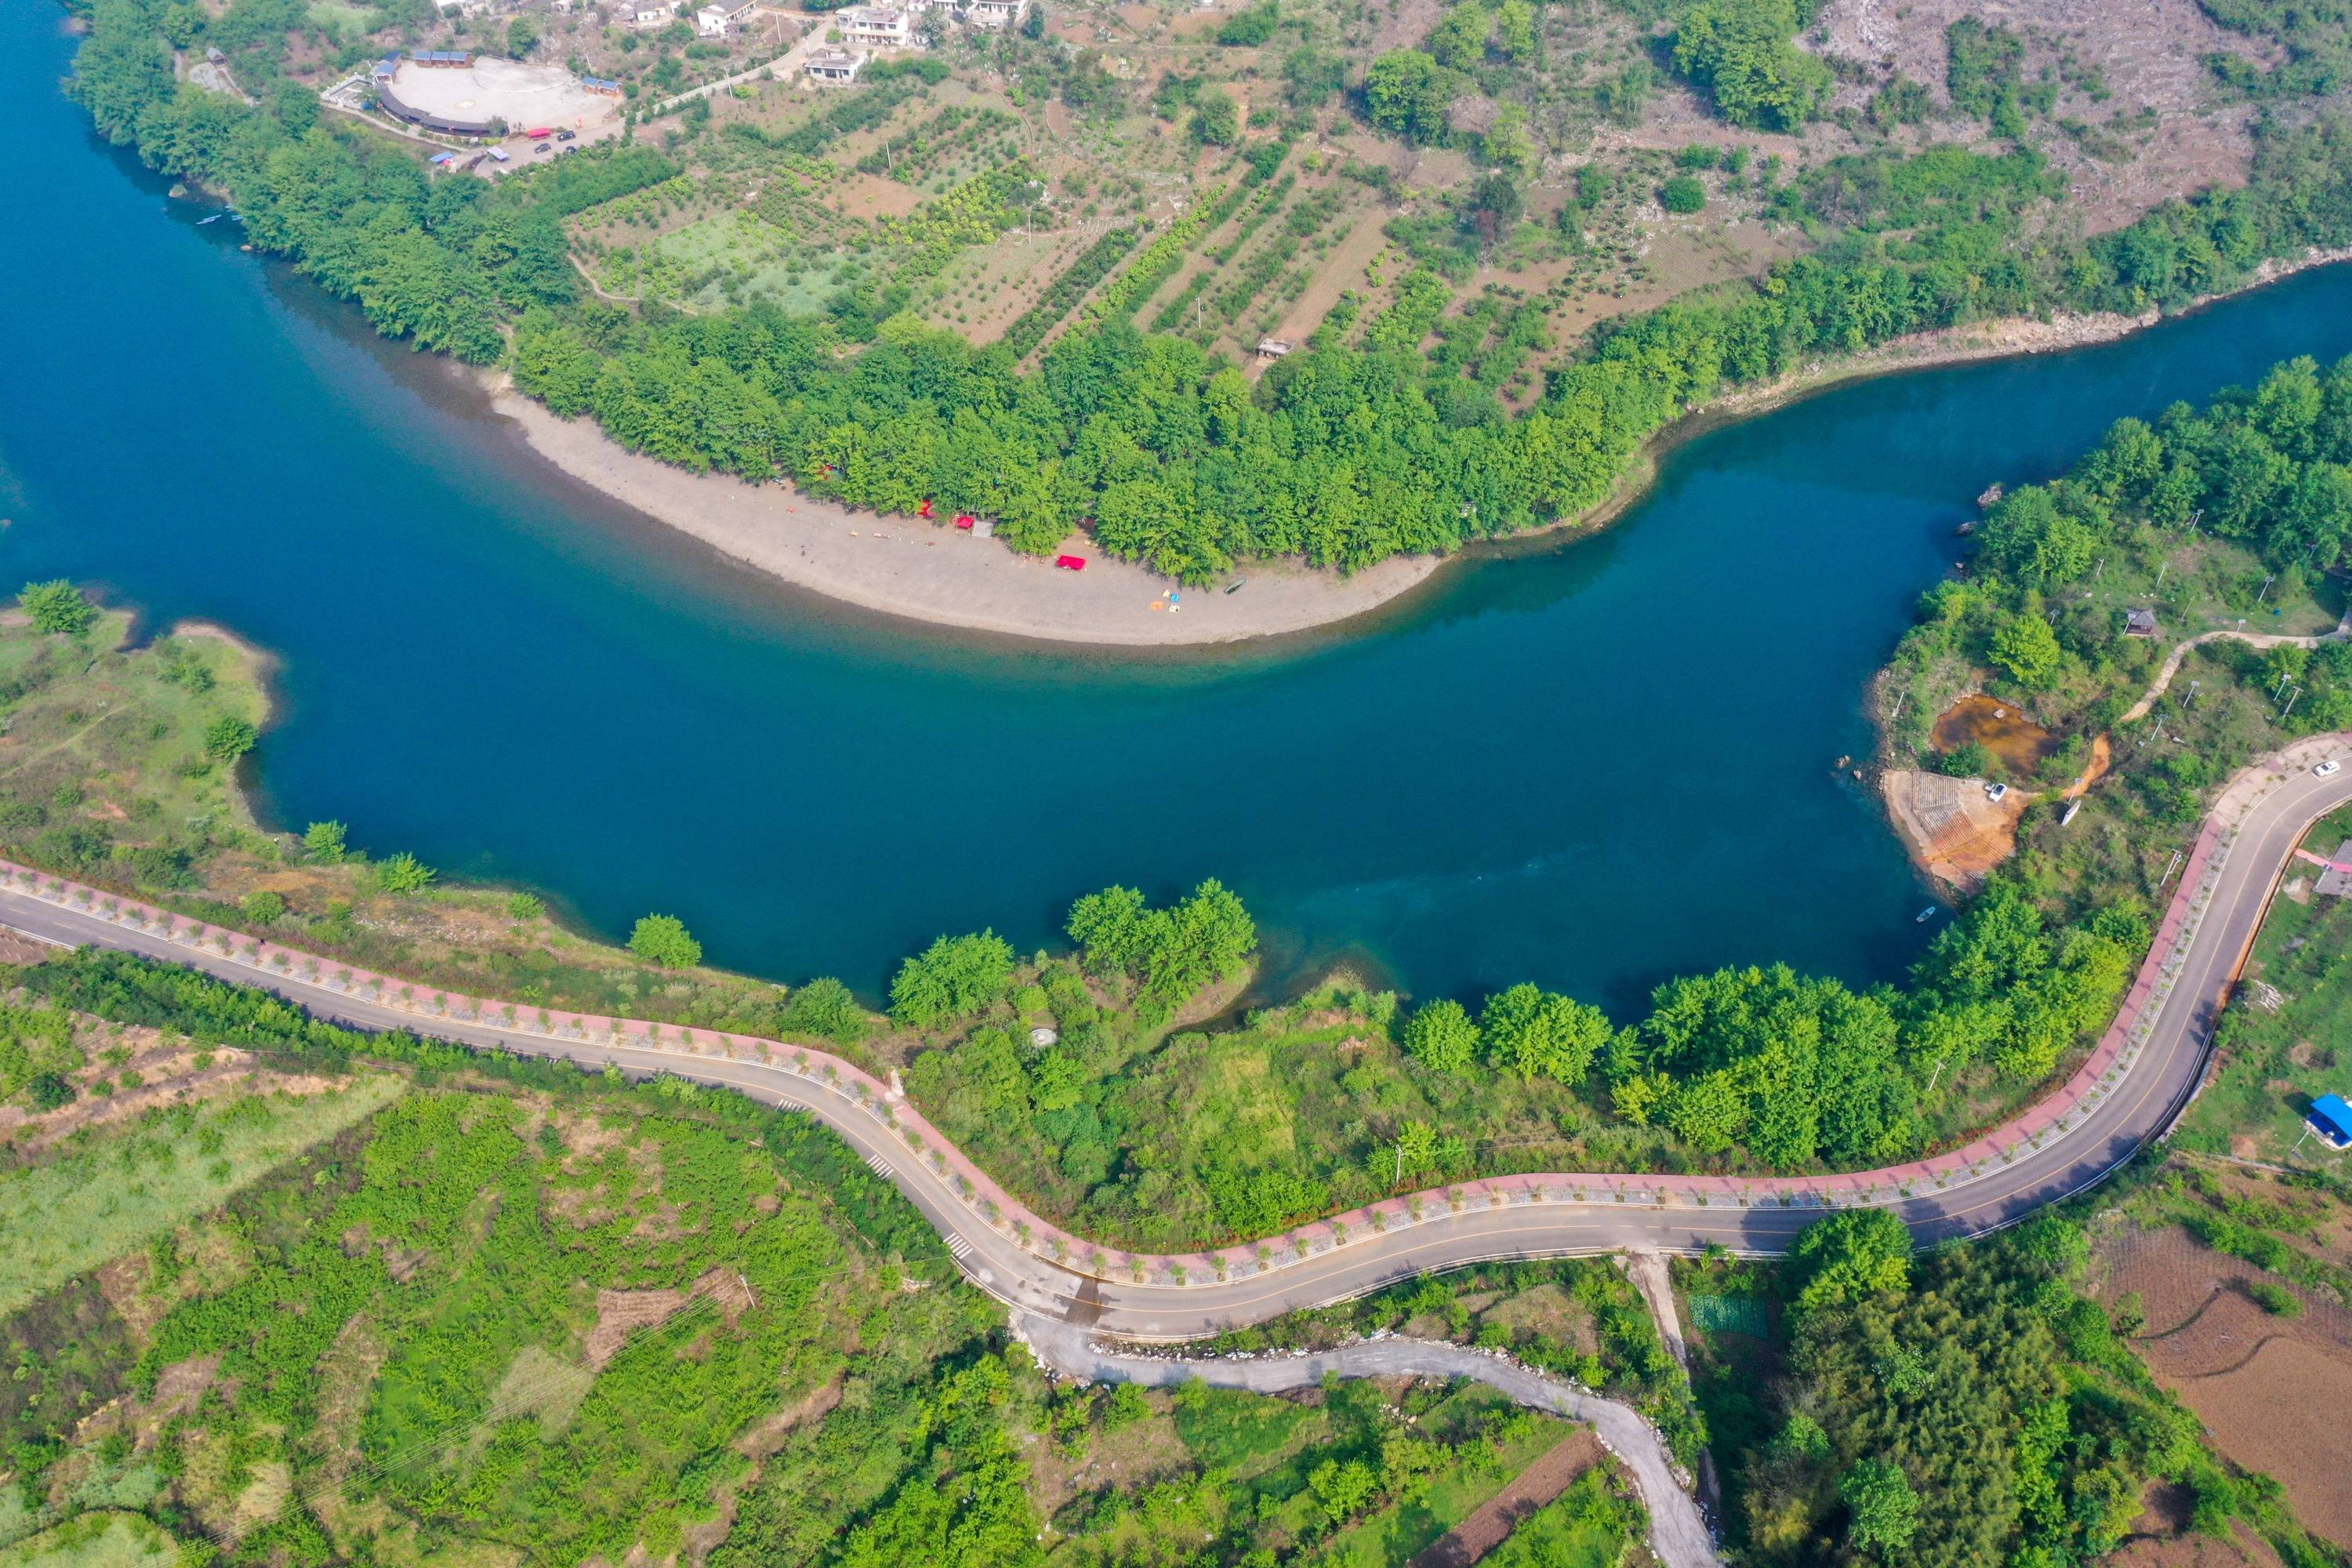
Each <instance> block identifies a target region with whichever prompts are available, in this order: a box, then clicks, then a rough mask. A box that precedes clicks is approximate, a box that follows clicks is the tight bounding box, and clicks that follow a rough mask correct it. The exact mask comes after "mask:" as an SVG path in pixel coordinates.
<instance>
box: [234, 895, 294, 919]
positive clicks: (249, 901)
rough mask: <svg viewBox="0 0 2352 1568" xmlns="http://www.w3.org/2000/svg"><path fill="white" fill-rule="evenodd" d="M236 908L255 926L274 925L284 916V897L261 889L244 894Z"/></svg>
mask: <svg viewBox="0 0 2352 1568" xmlns="http://www.w3.org/2000/svg"><path fill="white" fill-rule="evenodd" d="M237 907H238V908H239V909H240V910H244V911H245V918H246V919H247V920H249V921H252V922H253V923H254V924H256V925H265V926H266V925H275V924H277V923H278V921H280V920H283V919H284V918H285V916H286V895H285V894H283V893H276V892H272V891H270V890H269V889H267V888H261V889H256V890H255V891H253V892H250V893H247V894H246V896H245V897H244V898H243V899H242V900H239V901H238V904H237Z"/></svg>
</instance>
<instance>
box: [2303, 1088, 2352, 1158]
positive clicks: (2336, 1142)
mask: <svg viewBox="0 0 2352 1568" xmlns="http://www.w3.org/2000/svg"><path fill="white" fill-rule="evenodd" d="M2304 1120H2305V1121H2308V1122H2310V1123H2311V1130H2312V1131H2314V1132H2316V1133H2318V1134H2319V1136H2320V1138H2321V1139H2322V1140H2323V1141H2324V1142H2326V1144H2327V1146H2328V1147H2329V1148H2331V1149H2352V1105H2347V1104H2345V1103H2344V1097H2343V1096H2342V1095H2340V1094H2323V1095H2321V1096H2320V1097H2319V1098H2318V1099H2317V1100H2313V1101H2312V1102H2311V1114H2310V1115H2308V1116H2306V1117H2305V1118H2304Z"/></svg>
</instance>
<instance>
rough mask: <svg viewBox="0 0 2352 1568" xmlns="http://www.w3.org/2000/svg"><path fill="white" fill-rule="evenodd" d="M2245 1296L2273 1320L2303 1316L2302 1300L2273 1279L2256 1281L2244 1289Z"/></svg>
mask: <svg viewBox="0 0 2352 1568" xmlns="http://www.w3.org/2000/svg"><path fill="white" fill-rule="evenodd" d="M2246 1294H2247V1295H2249V1296H2252V1298H2253V1299H2254V1300H2256V1301H2257V1302H2259V1303H2260V1304H2261V1306H2262V1309H2263V1310H2264V1311H2266V1312H2268V1313H2270V1314H2271V1316H2273V1317H2274V1318H2299V1317H2301V1316H2303V1298H2302V1297H2300V1296H2298V1295H2296V1294H2295V1293H2294V1291H2292V1290H2290V1289H2287V1288H2286V1287H2285V1286H2284V1285H2281V1284H2279V1283H2278V1282H2277V1281H2276V1280H2273V1279H2257V1280H2255V1281H2254V1282H2253V1283H2252V1284H2251V1285H2249V1286H2247V1287H2246Z"/></svg>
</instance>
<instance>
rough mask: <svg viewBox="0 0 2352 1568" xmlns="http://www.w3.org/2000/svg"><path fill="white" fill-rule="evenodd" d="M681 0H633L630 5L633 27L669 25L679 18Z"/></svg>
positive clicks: (630, 18) (630, 19) (630, 17)
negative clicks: (678, 11) (678, 10)
mask: <svg viewBox="0 0 2352 1568" xmlns="http://www.w3.org/2000/svg"><path fill="white" fill-rule="evenodd" d="M678 4H679V0H631V3H630V5H629V7H628V17H629V26H632V27H667V26H669V25H670V24H671V23H672V22H675V21H676V20H677V8H678Z"/></svg>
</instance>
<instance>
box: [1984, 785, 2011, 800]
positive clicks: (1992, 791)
mask: <svg viewBox="0 0 2352 1568" xmlns="http://www.w3.org/2000/svg"><path fill="white" fill-rule="evenodd" d="M2008 795H2009V786H2008V785H2007V784H1987V785H1985V798H1986V799H1987V800H2001V799H2005V798H2006V797H2007V796H2008Z"/></svg>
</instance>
